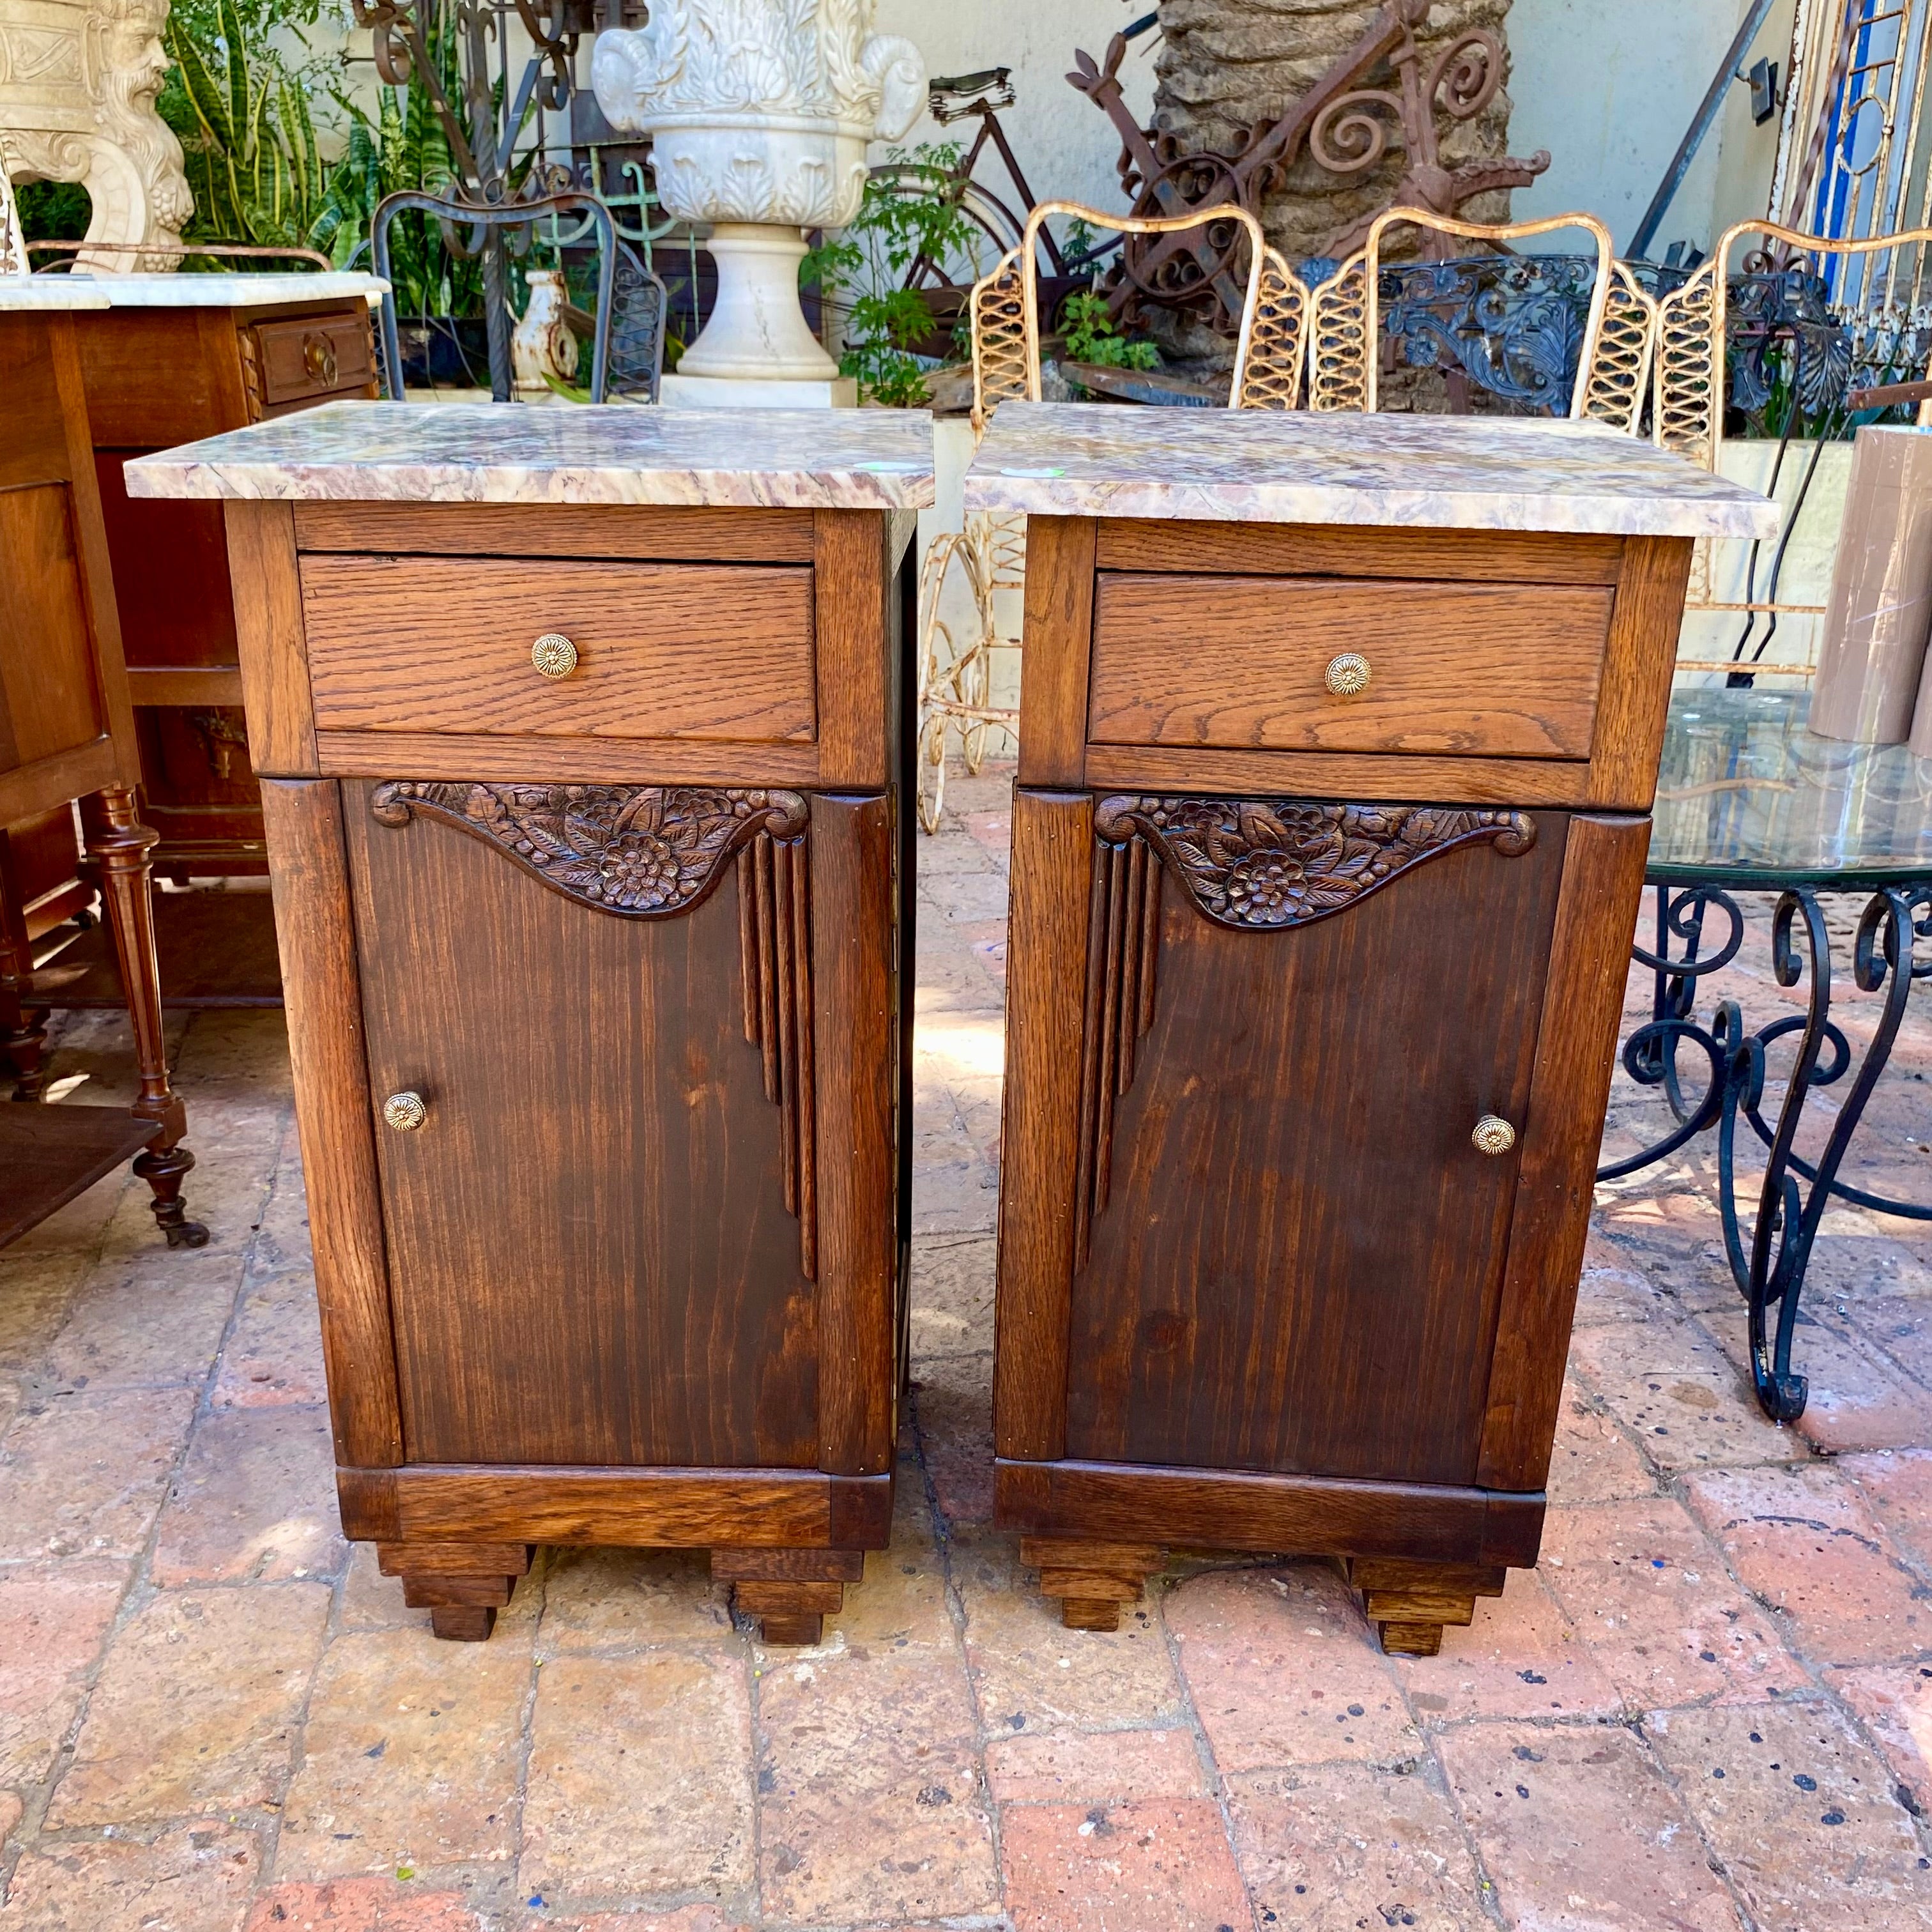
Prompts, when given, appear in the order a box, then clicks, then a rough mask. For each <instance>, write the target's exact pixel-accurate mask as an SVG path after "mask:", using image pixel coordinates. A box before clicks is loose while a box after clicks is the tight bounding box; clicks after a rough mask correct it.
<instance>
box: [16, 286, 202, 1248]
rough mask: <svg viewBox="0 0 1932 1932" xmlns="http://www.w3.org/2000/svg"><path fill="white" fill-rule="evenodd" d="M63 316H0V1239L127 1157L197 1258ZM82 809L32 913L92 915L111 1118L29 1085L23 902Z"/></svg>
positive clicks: (175, 1239)
mask: <svg viewBox="0 0 1932 1932" xmlns="http://www.w3.org/2000/svg"><path fill="white" fill-rule="evenodd" d="M75 335H76V330H75V318H74V316H73V315H71V314H67V313H63V312H52V313H35V312H28V313H20V314H13V313H7V312H5V310H4V309H0V1057H3V1058H4V1059H5V1061H6V1063H7V1066H8V1067H9V1069H10V1071H11V1072H12V1073H13V1076H14V1077H15V1079H16V1080H17V1082H18V1086H17V1092H16V1098H15V1100H13V1101H11V1102H9V1103H5V1106H4V1107H3V1108H0V1178H4V1179H5V1182H6V1197H7V1198H6V1199H5V1202H0V1238H7V1239H10V1238H12V1237H13V1235H17V1234H19V1233H20V1232H23V1230H24V1229H26V1228H27V1227H28V1226H31V1225H32V1224H33V1223H34V1221H35V1220H38V1219H39V1218H40V1217H41V1216H42V1215H43V1214H47V1213H50V1212H52V1210H53V1209H54V1208H57V1207H58V1206H59V1205H62V1202H65V1201H68V1200H71V1199H72V1198H73V1197H74V1195H75V1194H76V1193H79V1192H80V1190H81V1189H82V1188H83V1187H87V1186H89V1185H91V1184H92V1183H93V1182H94V1181H98V1180H99V1179H100V1178H101V1177H102V1176H103V1175H105V1174H106V1173H107V1172H109V1171H110V1169H112V1168H113V1167H114V1166H117V1165H118V1163H120V1162H121V1160H125V1159H127V1157H129V1156H130V1155H133V1156H134V1157H135V1160H134V1169H135V1172H136V1173H138V1174H139V1175H142V1176H143V1177H144V1178H145V1179H146V1181H148V1184H149V1185H150V1187H151V1188H152V1190H153V1192H154V1217H155V1220H156V1221H157V1223H159V1225H160V1228H161V1229H162V1231H163V1233H164V1234H165V1235H166V1237H167V1240H168V1244H169V1247H181V1246H184V1245H185V1246H189V1247H200V1246H201V1245H202V1244H204V1243H205V1241H207V1239H208V1230H207V1229H205V1228H204V1227H202V1226H201V1225H200V1224H199V1223H197V1222H193V1221H190V1220H188V1218H187V1211H186V1210H185V1208H184V1207H183V1205H182V1203H181V1182H182V1180H183V1178H184V1176H185V1175H187V1172H188V1170H189V1169H190V1168H192V1167H193V1165H194V1157H193V1155H192V1154H190V1153H189V1152H188V1151H187V1148H186V1147H185V1146H184V1145H182V1141H183V1137H184V1135H185V1134H186V1133H187V1117H186V1112H185V1109H184V1108H183V1106H182V1105H181V1099H180V1097H179V1096H178V1094H175V1091H173V1088H172V1087H171V1086H170V1085H169V1080H168V1069H167V1059H166V1052H165V1049H164V1046H163V1040H162V1037H161V1008H160V986H159V983H158V980H157V974H156V971H155V963H154V914H153V898H152V892H151V880H150V877H149V872H148V865H149V854H150V852H151V849H152V847H153V846H154V832H152V830H151V829H149V828H148V826H145V825H143V824H142V823H141V822H140V820H139V817H138V815H137V813H136V805H135V785H136V780H137V778H138V776H139V758H138V756H137V754H136V748H135V736H134V721H133V711H132V707H131V706H130V703H129V701H128V692H127V670H126V667H125V665H124V663H123V661H122V659H121V634H120V627H119V623H118V619H117V617H116V614H115V596H114V589H113V580H112V575H111V572H110V568H109V565H108V560H107V537H106V532H105V530H104V527H103V523H102V519H101V499H100V496H99V493H98V490H97V487H96V484H95V470H94V464H93V461H92V453H91V452H90V450H89V445H88V440H87V411H86V403H85V401H84V398H83V384H82V378H81V371H80V356H79V353H78V350H77V345H76V341H75ZM76 800H80V802H81V806H82V812H81V817H82V822H83V826H84V828H85V835H86V856H87V859H88V861H89V865H90V870H91V877H89V879H88V880H84V881H82V880H76V881H74V882H73V883H71V885H63V884H62V883H59V882H58V881H56V882H55V884H54V885H53V886H51V887H49V888H48V889H46V890H45V891H44V892H42V893H40V894H39V895H35V894H34V893H33V892H31V891H30V890H28V889H24V888H23V885H22V883H21V881H22V880H23V874H24V875H25V877H26V878H28V879H29V880H31V877H32V875H33V871H34V868H35V867H36V866H40V867H43V868H45V869H46V870H48V871H58V872H60V873H62V874H63V875H64V876H65V875H68V874H73V873H74V871H75V868H76V866H77V862H78V861H79V859H80V853H79V850H78V849H77V844H76V840H75V834H74V802H75V801H76ZM97 885H98V888H99V890H100V893H101V898H102V899H103V901H104V902H105V904H106V907H107V921H108V929H109V932H110V935H111V938H112V940H113V945H114V947H115V953H116V954H117V956H118V968H119V974H120V980H121V984H122V985H123V986H124V987H125V988H126V989H127V991H126V996H125V997H126V1004H127V1010H128V1014H129V1018H130V1021H131V1022H132V1025H133V1040H134V1052H135V1059H136V1064H137V1067H138V1069H139V1093H138V1095H137V1097H136V1100H135V1102H134V1105H133V1109H132V1111H131V1114H130V1113H128V1112H123V1111H122V1110H121V1109H116V1108H108V1107H83V1106H75V1107H61V1108H58V1109H52V1108H48V1107H46V1106H40V1105H37V1104H34V1103H36V1102H37V1100H38V1097H39V1095H40V1092H41V1091H42V1089H43V1086H44V1085H45V1082H44V1077H43V1070H42V1067H41V1064H40V1061H41V1048H42V1045H43V1041H44V1040H45V1034H44V1031H43V1028H42V1027H41V1025H40V1019H41V1013H40V1003H39V1001H38V1000H37V997H36V995H35V991H34V980H33V955H32V950H31V946H32V938H33V935H31V933H30V931H29V929H28V924H27V919H26V908H27V907H28V904H29V903H31V902H32V901H34V898H36V896H37V898H38V905H39V909H40V910H42V911H43V912H44V911H45V910H46V909H47V907H48V906H49V903H50V902H51V903H52V904H54V905H55V906H56V907H61V908H62V909H64V910H76V909H77V908H78V904H79V901H81V900H87V901H91V900H92V898H93V896H94V892H95V887H96V886H97Z"/></svg>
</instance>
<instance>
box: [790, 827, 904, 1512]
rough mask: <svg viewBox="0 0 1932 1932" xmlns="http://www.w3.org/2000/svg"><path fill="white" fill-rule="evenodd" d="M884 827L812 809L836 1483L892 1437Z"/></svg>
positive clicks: (886, 1458)
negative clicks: (838, 1478)
mask: <svg viewBox="0 0 1932 1932" xmlns="http://www.w3.org/2000/svg"><path fill="white" fill-rule="evenodd" d="M893 816H894V814H893V810H892V800H891V799H889V798H838V797H832V796H826V795H823V794H820V795H819V796H815V797H814V799H812V801H811V977H812V988H813V996H814V1002H815V1005H816V1011H815V1012H814V1015H813V1026H812V1037H813V1058H814V1081H815V1083H816V1089H817V1093H816V1142H817V1213H818V1344H819V1365H818V1451H819V1454H818V1462H819V1467H820V1469H824V1470H827V1471H829V1472H832V1473H834V1474H836V1475H851V1476H863V1475H878V1474H880V1473H881V1472H884V1471H886V1470H887V1469H890V1468H891V1466H892V1451H893V1444H894V1440H895V1436H896V1435H897V1433H898V1401H897V1394H898V1310H897V1308H896V1306H895V1302H896V1294H897V1286H898V1217H897V1214H896V1211H895V1201H896V1199H897V1196H898V1165H899V1163H898V1148H897V1146H896V1145H895V1139H894V1127H895V1121H894V1115H895V1107H894V1095H895V1089H896V1088H897V1087H898V1081H899V1066H898V1058H897V1055H895V1052H894V1050H893V1049H894V1044H895V1026H896V1018H897V1016H896V1012H895V1008H896V1006H897V1003H898V988H897V986H896V985H895V978H894V971H893V951H892V899H893V870H894V868H893V844H894V841H895V837H896V827H895V825H894V823H893ZM900 1126H901V1129H903V1127H904V1124H903V1123H901V1124H900Z"/></svg>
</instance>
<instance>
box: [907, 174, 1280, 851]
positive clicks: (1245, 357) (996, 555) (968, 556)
mask: <svg viewBox="0 0 1932 1932" xmlns="http://www.w3.org/2000/svg"><path fill="white" fill-rule="evenodd" d="M1056 215H1064V216H1066V217H1069V218H1070V219H1073V220H1082V221H1085V222H1086V223H1088V224H1089V226H1092V227H1094V228H1099V229H1114V230H1116V231H1117V232H1118V233H1123V234H1130V235H1166V234H1172V233H1178V232H1180V231H1181V230H1184V229H1189V228H1198V227H1200V226H1202V225H1203V224H1204V223H1207V222H1209V221H1222V220H1228V221H1232V222H1235V223H1237V224H1238V226H1240V227H1241V228H1242V229H1244V231H1245V232H1246V233H1247V239H1248V256H1249V263H1248V273H1247V291H1246V296H1245V299H1244V302H1243V304H1242V309H1241V329H1240V332H1239V333H1238V336H1237V338H1236V341H1235V367H1234V369H1233V371H1232V375H1231V377H1230V379H1229V389H1228V407H1229V408H1230V409H1250V410H1252V409H1277V410H1290V409H1293V408H1295V407H1296V406H1297V404H1298V401H1299V399H1300V395H1301V381H1302V371H1303V366H1304V362H1305V361H1306V359H1307V335H1308V328H1309V319H1310V294H1309V290H1308V286H1307V284H1306V283H1305V282H1304V281H1302V279H1301V277H1300V276H1299V275H1297V274H1296V273H1295V271H1294V270H1293V269H1292V268H1290V267H1289V264H1288V262H1287V260H1286V257H1283V254H1281V252H1280V250H1278V249H1276V248H1271V247H1270V246H1269V245H1268V239H1267V237H1266V236H1265V235H1264V234H1263V233H1262V226H1261V223H1259V221H1257V220H1256V219H1255V217H1253V215H1252V214H1250V213H1249V212H1248V211H1247V209H1246V208H1238V207H1235V206H1234V205H1227V206H1224V207H1217V208H1197V209H1194V210H1192V211H1190V212H1189V213H1187V214H1182V215H1173V216H1163V217H1142V216H1136V215H1126V214H1107V213H1103V211H1100V209H1098V208H1088V207H1086V206H1085V205H1083V204H1082V203H1081V202H1075V201H1047V202H1040V204H1039V205H1037V207H1035V208H1034V210H1033V211H1032V213H1031V214H1029V215H1028V217H1027V223H1026V229H1025V233H1024V234H1023V236H1022V238H1021V239H1020V242H1019V245H1018V246H1017V247H1016V248H1011V249H1009V250H1008V251H1007V253H1006V254H1004V255H1003V256H1002V257H1001V258H1000V260H999V261H998V263H996V264H995V266H994V267H993V269H992V272H990V273H989V274H987V275H983V276H982V277H981V278H980V280H979V281H977V282H976V283H974V285H973V290H972V294H971V298H970V300H969V304H968V317H969V319H970V320H971V326H972V334H973V435H974V441H975V442H976V443H977V441H978V440H979V439H980V437H983V436H984V435H985V434H986V424H987V422H988V420H989V419H990V417H991V416H992V413H993V411H994V410H995V408H997V407H998V405H999V404H1001V403H1002V402H1008V401H1011V402H1036V403H1037V402H1039V401H1041V399H1042V382H1043V365H1042V357H1041V353H1040V348H1041V340H1042V338H1041V328H1040V272H1039V258H1040V235H1041V233H1042V231H1043V229H1044V228H1045V226H1046V223H1047V222H1048V220H1050V219H1051V218H1052V217H1054V216H1056ZM955 569H958V570H959V571H960V572H961V573H962V574H963V575H964V576H965V579H966V581H967V583H968V586H969V587H970V589H971V596H972V601H973V607H974V634H973V635H972V636H971V637H969V638H968V639H966V640H965V641H964V643H962V642H961V641H960V640H958V639H956V638H955V637H954V636H953V630H952V627H951V626H950V625H949V624H947V622H945V620H944V619H943V618H942V617H941V616H940V614H939V604H940V597H941V592H943V590H944V588H945V586H946V581H947V577H948V576H949V574H950V573H951V572H952V571H953V570H955ZM1025 577H1026V519H1025V517H1021V516H995V515H989V514H974V515H971V516H968V517H967V518H966V519H965V527H964V528H963V529H959V530H949V531H947V532H944V534H942V535H940V536H939V537H938V538H935V540H934V541H933V543H932V546H931V547H930V548H929V549H928V550H927V551H926V557H925V560H924V563H923V565H922V568H921V571H920V579H919V611H920V623H919V749H918V757H919V774H918V776H919V786H918V790H919V822H920V823H921V824H922V825H923V826H925V828H926V830H927V831H928V832H936V831H938V829H939V818H940V811H941V807H942V805H943V804H944V799H945V792H946V739H947V731H948V730H949V729H953V730H957V731H958V732H959V736H960V739H961V741H962V743H961V750H962V754H963V755H964V757H965V763H966V769H968V771H969V772H977V771H978V770H979V769H980V766H981V765H982V764H983V763H984V761H985V759H986V742H987V739H988V736H989V733H991V732H992V730H993V728H994V727H995V726H998V727H1001V728H1003V729H1004V730H1007V731H1008V732H1010V733H1013V734H1014V735H1015V736H1017V735H1018V731H1019V712H1017V711H1016V710H1015V709H1013V708H1011V707H1010V706H1001V705H995V703H993V702H992V662H993V653H994V652H995V651H1001V650H1012V651H1016V650H1018V649H1019V648H1020V640H1019V638H1018V637H1008V636H1005V635H1003V634H1001V631H1000V628H999V626H998V622H996V620H995V614H994V598H995V596H996V595H997V594H998V593H999V592H1002V591H1010V592H1017V591H1019V589H1021V588H1022V586H1023V585H1024V583H1025Z"/></svg>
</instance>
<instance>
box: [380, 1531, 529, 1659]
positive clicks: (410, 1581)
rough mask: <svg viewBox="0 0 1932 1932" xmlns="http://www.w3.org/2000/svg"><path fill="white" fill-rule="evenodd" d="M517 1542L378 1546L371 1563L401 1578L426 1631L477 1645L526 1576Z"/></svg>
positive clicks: (524, 1547)
mask: <svg viewBox="0 0 1932 1932" xmlns="http://www.w3.org/2000/svg"><path fill="white" fill-rule="evenodd" d="M530 1554H531V1552H530V1547H529V1544H522V1543H379V1544H377V1546H376V1564H377V1568H378V1569H380V1571H382V1573H383V1575H384V1576H385V1577H401V1579H402V1584H403V1601H404V1604H407V1606H408V1607H409V1608H410V1609H411V1610H427V1611H428V1613H429V1621H430V1628H431V1629H432V1630H433V1631H435V1633H436V1634H437V1636H438V1637H442V1638H443V1639H444V1640H446V1641H448V1642H449V1643H482V1642H483V1641H484V1640H485V1639H486V1638H487V1637H488V1636H489V1634H490V1632H491V1631H493V1630H494V1629H495V1628H496V1613H497V1612H498V1611H499V1610H501V1609H502V1608H503V1607H504V1606H505V1604H508V1602H509V1601H510V1593H511V1591H513V1590H514V1589H515V1588H516V1587H517V1578H518V1577H522V1576H526V1575H527V1574H529V1567H530Z"/></svg>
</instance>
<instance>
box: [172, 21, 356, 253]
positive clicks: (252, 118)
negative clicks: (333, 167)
mask: <svg viewBox="0 0 1932 1932" xmlns="http://www.w3.org/2000/svg"><path fill="white" fill-rule="evenodd" d="M269 24H271V23H270V22H269V20H268V18H267V17H266V9H264V8H257V9H255V10H252V11H251V13H250V14H249V15H248V17H247V18H246V19H245V17H244V15H243V13H242V11H241V10H240V8H239V5H238V0H214V5H213V6H212V7H211V8H210V7H207V6H205V5H204V6H200V7H182V8H178V9H176V10H174V11H172V12H171V13H169V17H168V23H167V26H166V28H165V29H164V36H163V37H164V43H165V45H166V48H167V50H168V53H169V56H170V57H171V58H172V60H173V62H174V63H175V77H178V81H179V85H180V94H179V95H178V96H176V97H175V98H173V99H172V101H171V100H170V96H169V93H166V92H164V93H163V97H162V102H161V105H162V107H163V112H166V111H167V110H169V107H171V106H172V109H173V110H174V111H173V113H172V114H171V115H169V118H170V119H171V120H172V122H173V124H174V125H175V131H176V132H177V133H179V134H180V135H181V145H182V148H183V150H184V153H185V154H186V157H187V178H188V185H189V186H190V187H191V188H192V189H193V191H194V200H195V212H194V219H193V222H192V223H190V226H189V229H188V231H187V232H188V233H189V235H190V237H192V238H193V239H214V240H220V241H223V242H246V243H250V244H253V245H255V246H257V247H266V248H296V247H299V246H301V245H303V244H304V243H305V241H306V239H307V237H308V229H309V226H310V224H311V221H312V220H314V215H315V212H316V210H317V207H318V206H319V205H320V202H321V199H322V196H323V166H322V160H321V157H320V154H319V152H318V151H317V145H316V134H315V123H314V121H313V119H311V116H310V114H309V107H308V95H307V92H306V90H305V86H304V85H303V84H302V80H301V79H300V78H299V77H298V75H297V74H296V73H295V72H293V71H292V70H291V69H290V68H289V67H288V66H287V64H286V63H285V62H284V61H283V60H282V59H281V56H280V55H278V54H277V53H276V52H275V51H274V50H273V49H272V48H271V47H270V46H269V44H268V42H267V38H266V35H267V31H268V27H269ZM251 26H252V28H253V31H252V32H251Z"/></svg>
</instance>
